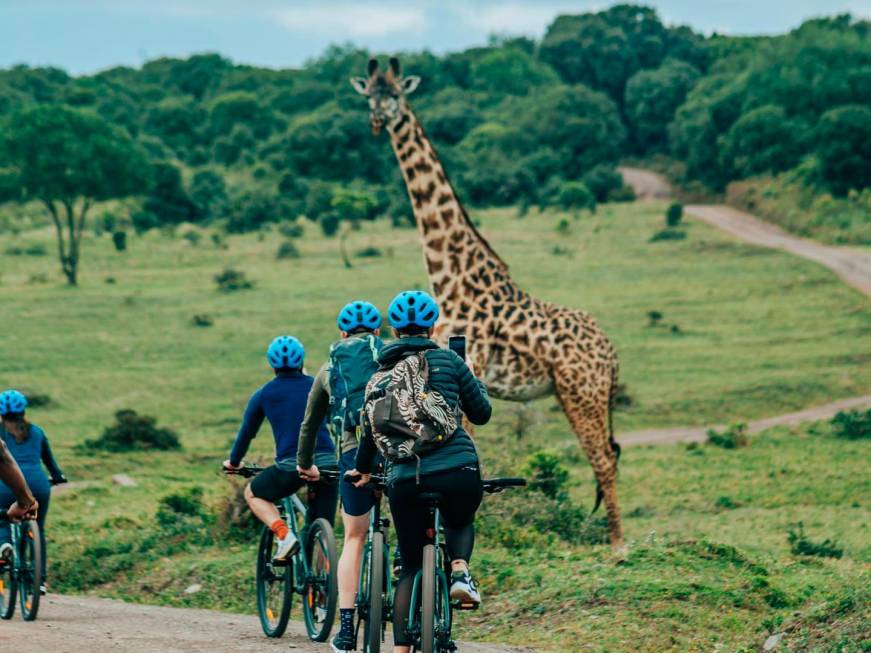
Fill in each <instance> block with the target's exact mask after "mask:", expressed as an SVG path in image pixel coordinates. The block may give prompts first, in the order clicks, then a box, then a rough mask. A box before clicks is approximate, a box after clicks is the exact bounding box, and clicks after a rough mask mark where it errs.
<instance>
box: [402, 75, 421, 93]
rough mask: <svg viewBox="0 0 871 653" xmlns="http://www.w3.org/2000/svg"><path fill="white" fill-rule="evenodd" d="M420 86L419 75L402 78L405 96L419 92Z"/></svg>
mask: <svg viewBox="0 0 871 653" xmlns="http://www.w3.org/2000/svg"><path fill="white" fill-rule="evenodd" d="M419 85H420V77H418V76H417V75H409V76H408V77H403V78H402V92H403V93H404V94H405V95H411V94H412V93H414V92H415V91H416V90H417V87H418V86H419Z"/></svg>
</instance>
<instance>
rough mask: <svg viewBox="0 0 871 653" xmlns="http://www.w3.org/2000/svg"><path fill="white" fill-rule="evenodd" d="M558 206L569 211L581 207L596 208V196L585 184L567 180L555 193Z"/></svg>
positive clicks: (592, 209) (577, 209) (591, 209)
mask: <svg viewBox="0 0 871 653" xmlns="http://www.w3.org/2000/svg"><path fill="white" fill-rule="evenodd" d="M557 204H559V206H560V208H562V209H564V210H566V211H569V210H575V211H580V210H581V209H589V210H590V211H595V210H596V198H595V196H594V195H593V193H592V192H590V189H589V188H587V185H586V184H585V183H583V182H580V181H567V182H566V183H565V184H563V186H562V188H561V189H560V191H559V194H558V195H557Z"/></svg>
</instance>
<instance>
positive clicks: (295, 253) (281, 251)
mask: <svg viewBox="0 0 871 653" xmlns="http://www.w3.org/2000/svg"><path fill="white" fill-rule="evenodd" d="M299 256H300V255H299V249H298V248H297V246H296V245H294V244H293V241H292V240H285V241H284V242H283V243H281V245H279V246H278V252H276V254H275V258H277V259H278V260H282V259H287V258H299Z"/></svg>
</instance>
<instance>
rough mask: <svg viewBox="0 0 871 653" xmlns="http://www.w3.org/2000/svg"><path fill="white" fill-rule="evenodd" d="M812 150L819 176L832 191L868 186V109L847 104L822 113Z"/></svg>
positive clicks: (870, 133) (870, 153) (870, 123)
mask: <svg viewBox="0 0 871 653" xmlns="http://www.w3.org/2000/svg"><path fill="white" fill-rule="evenodd" d="M816 153H817V157H818V158H819V161H820V175H821V177H822V178H823V180H824V181H825V182H826V183H827V184H828V185H829V187H830V188H831V189H832V191H833V192H834V193H836V194H838V195H843V194H846V193H847V191H849V190H850V189H851V188H855V189H862V188H867V187H868V186H871V109H869V108H868V107H866V106H861V105H858V104H848V105H846V106H843V107H838V108H837V109H832V110H831V111H827V112H826V113H824V114H823V116H822V118H820V123H819V125H818V127H817V130H816Z"/></svg>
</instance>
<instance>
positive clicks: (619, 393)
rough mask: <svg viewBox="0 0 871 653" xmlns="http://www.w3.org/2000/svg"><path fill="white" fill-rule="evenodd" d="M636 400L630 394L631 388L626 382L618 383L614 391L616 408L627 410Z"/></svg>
mask: <svg viewBox="0 0 871 653" xmlns="http://www.w3.org/2000/svg"><path fill="white" fill-rule="evenodd" d="M634 403H635V400H634V399H633V398H632V395H630V394H629V389H628V388H627V387H626V384H625V383H618V384H617V389H616V391H615V393H614V410H625V409H627V408H629V407H630V406H632V404H634Z"/></svg>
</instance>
